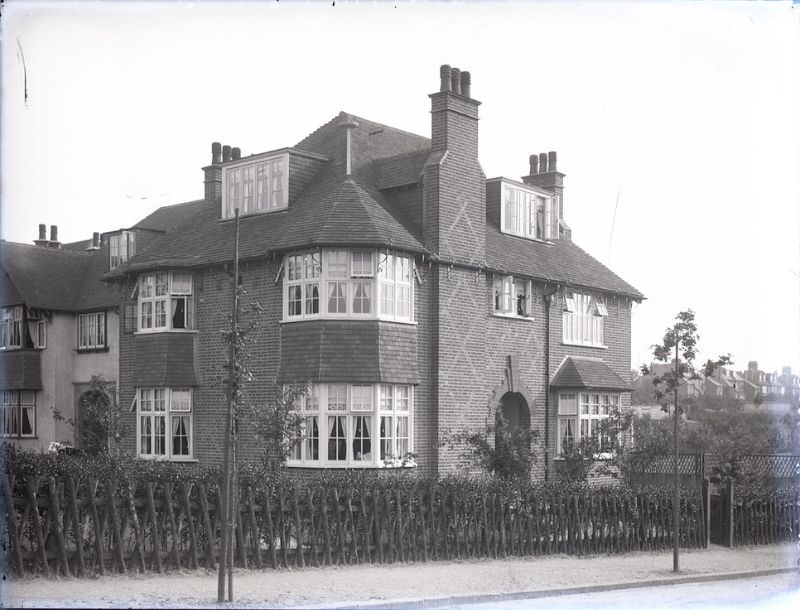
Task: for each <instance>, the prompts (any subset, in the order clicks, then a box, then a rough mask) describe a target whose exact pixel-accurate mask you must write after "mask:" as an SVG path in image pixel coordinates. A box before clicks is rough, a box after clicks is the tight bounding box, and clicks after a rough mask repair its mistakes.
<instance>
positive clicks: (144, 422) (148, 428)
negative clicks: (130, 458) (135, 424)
mask: <svg viewBox="0 0 800 610" xmlns="http://www.w3.org/2000/svg"><path fill="white" fill-rule="evenodd" d="M152 436H153V428H152V420H151V419H150V417H149V416H145V417H140V418H139V453H142V454H145V455H150V454H151V453H153V445H152Z"/></svg>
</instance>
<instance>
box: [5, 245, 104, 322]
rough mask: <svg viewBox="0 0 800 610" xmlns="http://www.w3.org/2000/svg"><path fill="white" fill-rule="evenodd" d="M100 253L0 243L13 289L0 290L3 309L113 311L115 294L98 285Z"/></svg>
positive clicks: (101, 265) (99, 282) (100, 273)
mask: <svg viewBox="0 0 800 610" xmlns="http://www.w3.org/2000/svg"><path fill="white" fill-rule="evenodd" d="M103 253H104V251H103V250H94V251H91V252H76V251H70V250H62V249H55V248H44V247H41V246H33V245H30V246H29V245H27V244H18V243H14V242H7V241H2V242H0V261H2V266H3V268H4V270H5V272H6V274H7V277H9V278H10V280H11V284H12V285H13V289H12V288H11V287H10V286H8V287H6V288H4V290H3V294H2V297H3V298H4V299H5V298H9V299H10V300H11V301H14V299H15V297H16V299H17V302H16V303H14V302H10V301H4V303H3V304H4V305H12V304H19V303H21V302H24V303H25V304H27V305H28V306H30V307H37V308H40V309H55V310H59V311H74V310H80V309H90V308H94V307H98V308H99V307H113V306H115V305H116V304H117V302H118V301H119V297H118V295H117V294H116V290H115V289H114V288H113V287H112V286H110V285H107V284H105V283H104V282H101V281H99V280H100V279H101V278H102V276H103V273H104V272H105V263H106V258H105V256H104V254H103Z"/></svg>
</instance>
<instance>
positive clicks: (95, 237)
mask: <svg viewBox="0 0 800 610" xmlns="http://www.w3.org/2000/svg"><path fill="white" fill-rule="evenodd" d="M99 247H100V233H98V232H97V231H95V232H94V233H92V248H99Z"/></svg>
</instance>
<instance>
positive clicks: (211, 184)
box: [203, 142, 222, 201]
mask: <svg viewBox="0 0 800 610" xmlns="http://www.w3.org/2000/svg"><path fill="white" fill-rule="evenodd" d="M220 163H222V144H220V143H219V142H212V143H211V165H208V166H206V167H204V168H203V174H204V175H205V177H204V179H203V185H204V189H205V200H206V201H214V200H215V199H219V198H220V197H222V168H221V167H220V166H219V164H220Z"/></svg>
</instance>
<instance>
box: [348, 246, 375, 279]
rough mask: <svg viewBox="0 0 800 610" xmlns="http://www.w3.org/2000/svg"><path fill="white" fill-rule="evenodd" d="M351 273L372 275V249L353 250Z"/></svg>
mask: <svg viewBox="0 0 800 610" xmlns="http://www.w3.org/2000/svg"><path fill="white" fill-rule="evenodd" d="M352 260H353V275H354V276H372V275H374V273H375V271H374V268H373V265H372V250H353V252H352Z"/></svg>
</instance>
